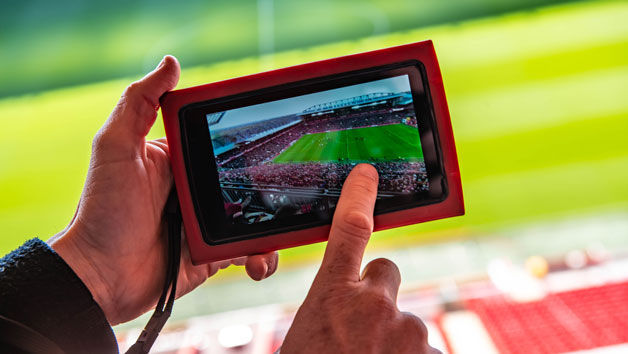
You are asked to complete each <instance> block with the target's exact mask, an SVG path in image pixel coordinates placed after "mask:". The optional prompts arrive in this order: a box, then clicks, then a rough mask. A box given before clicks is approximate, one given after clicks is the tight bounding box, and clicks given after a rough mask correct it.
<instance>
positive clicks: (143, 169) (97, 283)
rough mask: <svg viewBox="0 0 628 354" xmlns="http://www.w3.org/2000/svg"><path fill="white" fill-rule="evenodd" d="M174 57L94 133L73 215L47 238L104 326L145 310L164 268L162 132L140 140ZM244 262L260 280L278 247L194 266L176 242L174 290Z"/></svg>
mask: <svg viewBox="0 0 628 354" xmlns="http://www.w3.org/2000/svg"><path fill="white" fill-rule="evenodd" d="M179 72H180V68H179V63H178V62H177V60H176V59H175V58H174V57H171V56H166V57H165V58H164V59H163V61H162V62H161V63H160V64H159V66H158V67H157V68H156V69H155V70H154V71H153V72H151V73H149V74H148V75H146V76H145V77H144V78H143V79H141V80H139V81H137V82H134V83H132V84H131V85H130V86H129V87H128V88H127V89H126V90H125V91H124V93H123V94H122V97H121V99H120V101H119V102H118V105H117V106H116V107H115V109H114V110H113V112H112V113H111V115H110V116H109V119H108V120H107V121H106V122H105V124H104V126H103V127H102V128H101V129H100V131H99V132H98V134H97V135H96V137H95V138H94V141H93V145H92V158H91V162H90V166H89V171H88V174H87V180H86V182H85V187H84V189H83V193H82V195H81V200H80V202H79V206H78V209H77V211H76V214H75V216H74V219H73V220H72V222H71V223H70V225H68V227H67V228H66V229H65V230H64V231H62V232H61V233H60V234H59V235H57V236H55V237H54V238H53V239H51V240H50V241H49V243H50V244H51V246H52V248H53V249H54V250H55V251H56V252H57V253H58V254H59V255H60V256H61V257H62V258H63V259H64V260H65V262H66V263H68V265H69V266H70V267H71V268H72V269H73V270H74V272H75V273H76V274H77V275H78V276H79V278H81V280H82V281H83V283H85V285H86V286H87V288H88V289H89V290H90V292H91V293H92V296H93V297H94V300H96V302H97V303H98V304H99V305H100V307H101V308H102V309H103V311H104V313H105V315H106V316H107V320H108V321H109V323H110V324H111V325H115V324H118V323H122V322H126V321H129V320H131V319H134V318H136V317H138V316H139V315H141V314H143V313H144V312H146V311H148V310H150V309H152V308H154V307H155V305H156V304H157V300H158V299H159V295H160V294H161V291H162V288H163V285H164V281H165V280H164V278H165V273H166V260H167V259H166V254H167V253H166V251H167V250H166V245H167V242H166V240H167V237H166V235H165V233H166V232H167V228H166V227H165V225H164V222H163V219H162V214H163V209H164V206H165V204H166V200H167V198H168V194H169V193H170V190H171V188H172V175H171V171H170V165H169V158H168V145H167V144H166V140H165V139H158V140H153V141H146V135H147V134H148V132H149V130H150V128H151V126H152V125H153V123H154V122H155V119H156V117H157V109H159V97H160V96H161V95H163V94H164V93H165V92H167V91H169V90H172V89H173V88H174V87H175V86H176V84H177V82H178V80H179ZM230 264H236V265H245V266H246V271H247V273H248V274H249V276H250V277H251V278H253V279H255V280H261V279H263V278H265V277H268V276H270V275H271V274H272V273H273V272H274V271H275V270H276V268H277V253H276V252H273V253H268V254H263V255H255V256H251V257H248V258H247V257H242V258H238V259H233V260H228V261H222V262H216V263H210V264H205V265H199V266H194V265H192V263H191V260H190V256H189V252H188V250H187V242H185V241H183V243H182V254H181V265H180V272H179V278H178V280H177V296H178V297H179V296H182V295H184V294H186V293H188V292H190V291H191V290H193V289H194V288H196V287H197V286H198V285H200V284H201V283H203V282H204V281H205V280H206V279H207V278H208V277H210V276H211V275H213V274H215V273H216V272H217V271H218V269H221V268H226V267H227V266H229V265H230Z"/></svg>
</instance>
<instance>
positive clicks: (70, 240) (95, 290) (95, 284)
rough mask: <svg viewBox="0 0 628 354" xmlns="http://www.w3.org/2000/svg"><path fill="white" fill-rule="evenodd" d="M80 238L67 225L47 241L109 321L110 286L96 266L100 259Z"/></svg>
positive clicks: (110, 314) (75, 231) (110, 315)
mask: <svg viewBox="0 0 628 354" xmlns="http://www.w3.org/2000/svg"><path fill="white" fill-rule="evenodd" d="M81 239H82V238H81V237H80V234H79V233H78V231H77V230H75V229H74V228H72V227H69V228H68V229H66V230H64V231H62V233H61V234H58V235H56V236H55V237H53V238H52V239H50V240H49V241H48V243H49V246H50V247H51V248H52V249H53V250H54V251H55V252H56V253H57V254H58V255H59V256H60V257H61V258H62V259H63V261H64V262H65V263H66V264H67V265H68V266H69V267H70V268H71V269H72V271H73V272H74V273H75V274H76V276H78V277H79V279H81V281H82V282H83V284H85V286H86V287H87V289H88V290H89V292H90V293H91V294H92V298H93V299H94V301H96V303H97V304H98V305H99V306H100V308H101V309H102V311H103V312H104V313H105V316H106V317H107V320H108V321H109V322H111V318H112V313H111V309H112V308H113V307H112V306H111V304H112V303H113V301H112V296H111V291H110V288H109V286H108V285H107V282H106V281H105V280H104V276H103V274H102V272H101V270H100V269H99V268H98V267H97V266H96V265H97V264H101V263H100V260H98V259H97V255H96V254H94V252H90V247H89V246H87V245H84V244H82V242H81Z"/></svg>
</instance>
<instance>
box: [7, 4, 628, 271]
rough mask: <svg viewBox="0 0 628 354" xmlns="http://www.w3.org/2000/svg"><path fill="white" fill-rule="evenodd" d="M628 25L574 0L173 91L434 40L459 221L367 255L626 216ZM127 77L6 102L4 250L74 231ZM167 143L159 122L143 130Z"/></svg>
mask: <svg viewBox="0 0 628 354" xmlns="http://www.w3.org/2000/svg"><path fill="white" fill-rule="evenodd" d="M627 18H628V2H625V1H595V2H578V3H573V4H569V5H560V6H555V7H548V8H544V9H539V10H534V11H525V12H520V13H513V14H508V15H504V16H499V17H494V18H487V19H481V20H474V21H469V22H465V23H461V24H456V25H444V26H437V27H431V28H423V29H419V30H414V31H405V32H400V33H396V34H391V35H385V36H379V37H370V38H367V39H363V40H357V41H347V42H340V43H335V44H330V45H323V46H317V47H311V48H308V49H299V50H291V51H286V52H282V53H279V54H276V55H274V56H272V57H263V58H261V59H258V58H253V57H251V58H246V59H242V60H236V61H228V62H223V63H220V64H215V65H211V66H207V67H194V68H184V70H183V72H182V77H181V82H180V84H179V87H187V86H190V85H195V84H201V83H205V82H210V81H215V80H221V79H225V78H229V77H233V76H239V75H244V74H249V73H254V72H257V71H258V70H259V68H260V67H261V66H262V63H265V64H263V65H268V63H272V65H273V66H274V67H283V66H287V65H294V64H299V63H303V62H308V61H313V60H318V59H323V58H329V57H334V56H338V55H345V54H351V53H356V52H361V51H366V50H372V49H378V48H383V47H387V46H392V45H397V44H403V43H409V42H414V41H419V40H423V39H428V38H430V39H433V40H434V43H435V46H436V50H437V54H438V56H439V59H440V63H441V68H442V72H443V77H444V82H445V89H446V92H447V95H448V101H449V107H450V111H451V117H452V121H453V127H454V133H455V136H456V142H457V147H458V154H459V160H460V167H461V173H462V180H463V190H464V195H465V200H466V209H467V215H465V216H464V217H459V218H453V219H448V220H440V221H435V222H430V223H426V224H420V225H413V226H408V227H404V228H399V229H395V230H388V231H383V232H379V233H378V234H377V235H376V236H375V237H374V239H373V242H372V243H371V244H370V246H369V247H395V246H399V245H403V244H406V243H419V242H432V241H434V240H438V239H442V238H449V237H477V236H482V235H484V234H487V233H495V232H498V231H499V230H501V229H503V228H509V227H516V226H517V225H523V224H526V223H529V222H532V221H537V220H546V219H554V218H564V217H572V218H577V217H579V216H580V215H585V214H588V213H599V212H604V211H609V212H610V211H612V212H618V211H619V212H624V213H626V214H627V215H628V183H627V181H628V138H627V136H628V95H627V93H628V21H626V19H627ZM155 64H156V63H155ZM132 79H133V78H128V79H123V80H116V81H108V82H103V83H97V84H91V85H85V86H80V87H73V88H68V89H61V90H54V91H48V92H44V93H41V94H36V95H29V96H23V97H18V98H10V99H4V100H0V119H2V127H3V128H2V129H0V166H2V167H1V170H0V171H1V172H0V191H1V193H2V194H1V195H2V198H1V200H0V225H2V228H3V237H2V238H1V239H0V252H2V253H5V252H7V251H9V250H11V249H13V248H15V247H17V246H19V245H20V244H21V242H23V241H24V240H25V239H27V238H29V237H34V236H38V237H40V238H43V239H47V238H48V237H50V236H52V235H53V234H55V233H56V232H58V231H59V230H61V229H63V227H65V225H66V224H67V222H69V220H70V219H71V217H72V215H73V213H74V208H75V205H76V203H77V202H78V199H79V196H80V191H81V188H82V184H83V180H84V178H85V174H86V170H87V166H88V161H89V154H90V146H91V137H92V136H93V135H94V134H95V133H96V131H97V130H98V129H99V127H100V125H101V124H102V123H103V122H104V120H105V119H106V117H107V115H108V114H109V112H110V111H111V109H112V108H113V106H114V105H115V103H116V101H117V99H118V97H119V94H120V93H121V92H122V90H123V88H124V87H125V86H126V84H128V82H130V80H132ZM162 135H163V128H162V127H161V126H160V125H158V126H156V127H155V128H154V129H153V131H152V132H151V137H159V136H162ZM594 237H595V235H592V238H594ZM321 249H322V246H321V245H314V246H308V247H300V248H296V249H291V250H286V251H283V253H282V257H283V259H282V262H284V264H285V263H292V262H302V261H306V260H308V259H312V258H316V257H318V256H319V255H320V253H319V252H320V250H321Z"/></svg>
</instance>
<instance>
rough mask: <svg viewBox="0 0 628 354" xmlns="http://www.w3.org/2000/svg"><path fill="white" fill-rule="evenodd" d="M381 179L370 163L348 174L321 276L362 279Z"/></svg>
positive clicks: (348, 279) (337, 208) (335, 215)
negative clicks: (363, 258) (361, 268)
mask: <svg viewBox="0 0 628 354" xmlns="http://www.w3.org/2000/svg"><path fill="white" fill-rule="evenodd" d="M378 180H379V177H378V175H377V170H375V168H374V167H373V166H371V165H367V164H360V165H357V166H355V167H354V168H353V170H352V171H351V173H350V174H349V177H347V180H346V181H345V183H344V185H343V187H342V193H341V195H340V200H339V201H338V205H337V207H336V212H335V213H334V220H333V222H332V224H331V231H330V233H329V240H328V242H327V248H326V249H325V256H324V257H323V264H322V265H321V268H320V270H319V275H318V277H327V278H329V277H335V278H337V279H338V278H339V279H344V280H347V281H359V280H360V265H361V264H362V256H363V255H364V249H365V248H366V245H367V244H368V241H369V239H370V237H371V233H372V232H373V211H374V208H375V200H376V199H377V183H378Z"/></svg>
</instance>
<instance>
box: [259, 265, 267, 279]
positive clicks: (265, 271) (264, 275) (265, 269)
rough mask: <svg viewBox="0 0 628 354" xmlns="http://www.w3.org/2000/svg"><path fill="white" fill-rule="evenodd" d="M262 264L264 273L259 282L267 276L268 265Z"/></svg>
mask: <svg viewBox="0 0 628 354" xmlns="http://www.w3.org/2000/svg"><path fill="white" fill-rule="evenodd" d="M263 264H264V272H262V277H261V278H260V279H259V280H262V279H265V278H266V277H267V276H268V270H269V268H268V264H267V263H263Z"/></svg>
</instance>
